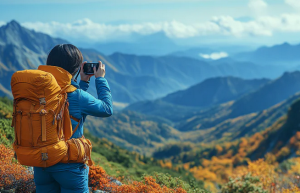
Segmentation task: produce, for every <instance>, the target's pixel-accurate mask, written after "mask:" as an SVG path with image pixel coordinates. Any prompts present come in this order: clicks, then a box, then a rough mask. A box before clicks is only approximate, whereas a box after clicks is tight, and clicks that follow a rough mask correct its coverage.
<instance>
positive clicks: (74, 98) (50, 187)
mask: <svg viewBox="0 0 300 193" xmlns="http://www.w3.org/2000/svg"><path fill="white" fill-rule="evenodd" d="M82 61H83V56H82V54H81V52H80V51H79V49H78V48H77V47H75V46H74V45H71V44H61V45H57V46H55V47H54V48H53V49H52V50H51V52H50V53H49V55H48V58H47V65H50V66H58V67H61V68H63V69H65V70H66V71H68V72H69V73H70V74H71V75H72V76H73V79H72V82H71V84H72V85H73V86H75V87H77V90H76V91H74V92H72V93H69V94H68V101H69V111H70V115H72V116H73V117H75V118H77V119H80V120H81V121H80V125H79V127H78V129H77V130H76V132H75V133H74V134H73V136H72V138H80V137H81V136H82V135H83V123H84V121H85V119H86V116H87V115H92V116H96V117H109V116H111V115H112V113H113V108H112V96H111V92H110V88H109V85H108V83H107V80H106V79H105V78H104V76H105V65H104V64H102V63H101V62H100V61H99V68H98V70H96V68H94V75H95V85H96V89H97V94H98V99H96V98H95V97H93V96H92V95H90V94H89V93H87V92H86V90H87V89H88V87H89V80H90V77H91V76H93V75H86V74H84V72H83V66H84V64H85V63H86V62H84V63H82ZM79 71H80V77H81V80H80V82H79V84H77V82H76V80H75V77H77V76H76V75H77V74H78V73H79ZM77 124H78V123H77V122H76V121H74V120H72V127H73V128H75V127H76V125H77ZM88 173H89V168H88V166H87V165H85V164H83V163H68V164H64V163H58V164H56V165H54V166H51V167H48V168H39V167H35V168H34V181H35V185H36V192H37V193H59V192H61V193H73V192H74V193H77V192H78V193H86V192H87V193H88V192H89V189H88Z"/></svg>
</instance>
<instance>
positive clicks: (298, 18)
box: [0, 0, 300, 41]
mask: <svg viewBox="0 0 300 193" xmlns="http://www.w3.org/2000/svg"><path fill="white" fill-rule="evenodd" d="M165 1H168V0H165ZM178 1H179V0H178ZM190 1H193V0H190ZM285 3H286V4H287V5H290V6H292V7H294V8H297V7H299V8H300V0H285ZM248 7H249V8H250V9H251V10H252V11H253V13H261V12H263V11H264V10H266V9H267V8H268V4H267V3H265V2H264V1H263V0H249V1H248ZM3 24H4V23H3V22H1V21H0V25H3ZM22 25H23V26H25V27H27V28H29V29H33V30H35V31H40V32H44V33H47V34H49V35H52V36H54V37H61V38H65V39H68V40H70V39H81V40H83V41H87V40H88V41H112V40H122V39H126V38H127V37H130V36H131V35H135V34H139V35H150V34H154V33H157V32H164V33H165V34H166V35H167V36H168V37H170V38H174V39H184V38H193V37H203V36H211V37H216V36H226V37H233V38H240V39H242V38H245V37H271V36H272V35H273V34H274V33H277V32H279V33H281V32H283V33H284V32H288V33H291V32H300V14H299V13H297V12H295V13H294V14H293V13H289V14H281V15H277V16H268V15H266V14H256V17H255V18H253V19H252V20H250V21H239V20H237V19H235V18H233V17H231V16H216V17H213V18H212V19H211V20H209V21H206V22H199V23H194V24H185V23H182V22H179V21H172V22H145V23H136V24H121V25H112V24H105V23H96V22H93V21H92V20H90V19H82V20H78V21H75V22H72V23H60V22H46V23H45V22H25V23H22Z"/></svg>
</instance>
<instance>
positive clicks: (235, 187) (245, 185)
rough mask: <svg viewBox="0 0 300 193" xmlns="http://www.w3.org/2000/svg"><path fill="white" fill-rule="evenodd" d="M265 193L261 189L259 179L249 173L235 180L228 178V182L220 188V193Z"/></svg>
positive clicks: (265, 192)
mask: <svg viewBox="0 0 300 193" xmlns="http://www.w3.org/2000/svg"><path fill="white" fill-rule="evenodd" d="M238 192H243V193H246V192H247V193H250V192H251V193H267V191H266V190H264V189H263V187H262V185H261V183H260V178H259V177H254V176H252V175H251V174H250V173H249V174H247V175H244V176H242V177H237V178H235V179H232V178H230V180H229V182H228V183H226V184H225V185H224V186H223V187H222V193H238Z"/></svg>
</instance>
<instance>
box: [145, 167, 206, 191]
mask: <svg viewBox="0 0 300 193" xmlns="http://www.w3.org/2000/svg"><path fill="white" fill-rule="evenodd" d="M144 177H147V176H146V175H145V176H144ZM148 177H149V176H148ZM153 179H155V181H156V183H157V184H159V185H160V186H162V187H163V186H166V187H167V188H171V189H176V188H182V189H184V190H186V191H187V192H188V193H193V192H195V193H205V192H208V191H206V190H204V189H201V188H199V187H197V185H196V183H194V181H193V180H191V181H190V182H189V183H187V182H185V181H183V180H181V178H180V177H179V178H177V177H172V176H171V175H170V174H167V173H157V172H155V173H154V175H153Z"/></svg>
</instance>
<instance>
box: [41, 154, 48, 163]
mask: <svg viewBox="0 0 300 193" xmlns="http://www.w3.org/2000/svg"><path fill="white" fill-rule="evenodd" d="M42 160H43V161H47V160H48V153H42Z"/></svg>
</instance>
